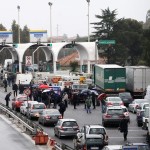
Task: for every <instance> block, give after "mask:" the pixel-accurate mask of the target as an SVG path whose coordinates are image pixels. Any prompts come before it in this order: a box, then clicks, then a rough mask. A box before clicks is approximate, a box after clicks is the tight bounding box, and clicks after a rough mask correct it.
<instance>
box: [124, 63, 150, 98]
mask: <svg viewBox="0 0 150 150" xmlns="http://www.w3.org/2000/svg"><path fill="white" fill-rule="evenodd" d="M125 68H126V90H127V91H129V92H131V94H132V95H133V96H134V97H142V98H143V92H144V91H145V89H146V88H147V86H148V85H150V67H147V66H125Z"/></svg>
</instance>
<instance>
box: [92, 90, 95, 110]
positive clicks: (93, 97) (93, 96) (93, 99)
mask: <svg viewBox="0 0 150 150" xmlns="http://www.w3.org/2000/svg"><path fill="white" fill-rule="evenodd" d="M95 100H96V96H95V93H94V92H92V104H93V109H95V108H96V107H95V103H96V102H95Z"/></svg>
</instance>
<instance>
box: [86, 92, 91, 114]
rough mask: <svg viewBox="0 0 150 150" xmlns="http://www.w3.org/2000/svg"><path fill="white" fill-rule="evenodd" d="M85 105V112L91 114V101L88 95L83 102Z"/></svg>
mask: <svg viewBox="0 0 150 150" xmlns="http://www.w3.org/2000/svg"><path fill="white" fill-rule="evenodd" d="M85 104H86V112H87V113H91V104H92V100H91V96H90V95H89V94H88V96H87V99H86V100H85Z"/></svg>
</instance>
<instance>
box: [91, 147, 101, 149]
mask: <svg viewBox="0 0 150 150" xmlns="http://www.w3.org/2000/svg"><path fill="white" fill-rule="evenodd" d="M91 149H99V147H91Z"/></svg>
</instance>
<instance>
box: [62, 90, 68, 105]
mask: <svg viewBox="0 0 150 150" xmlns="http://www.w3.org/2000/svg"><path fill="white" fill-rule="evenodd" d="M62 101H64V102H65V105H66V108H67V107H68V94H67V92H64V94H63V98H62Z"/></svg>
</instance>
